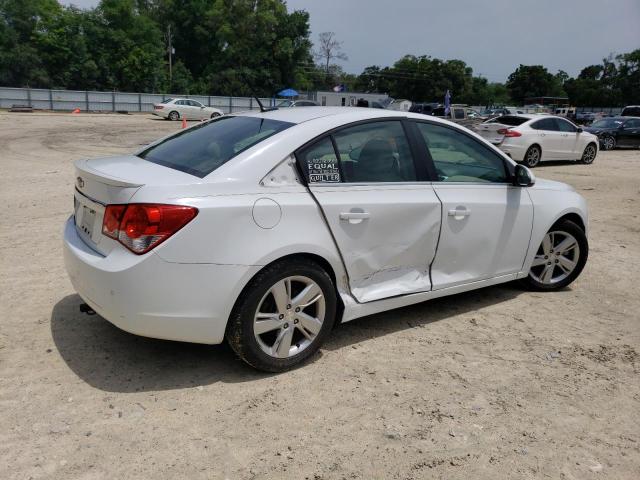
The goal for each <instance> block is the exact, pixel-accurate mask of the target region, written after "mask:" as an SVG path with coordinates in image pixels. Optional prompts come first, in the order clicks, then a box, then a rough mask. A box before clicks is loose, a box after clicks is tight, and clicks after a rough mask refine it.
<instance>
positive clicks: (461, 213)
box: [449, 209, 471, 217]
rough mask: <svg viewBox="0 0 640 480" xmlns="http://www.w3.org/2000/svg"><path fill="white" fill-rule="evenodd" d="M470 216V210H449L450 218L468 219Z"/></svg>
mask: <svg viewBox="0 0 640 480" xmlns="http://www.w3.org/2000/svg"><path fill="white" fill-rule="evenodd" d="M469 215H471V210H466V209H465V210H462V209H459V210H458V209H453V210H449V216H450V217H468V216H469Z"/></svg>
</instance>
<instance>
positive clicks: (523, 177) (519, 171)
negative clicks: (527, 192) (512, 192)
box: [513, 164, 536, 187]
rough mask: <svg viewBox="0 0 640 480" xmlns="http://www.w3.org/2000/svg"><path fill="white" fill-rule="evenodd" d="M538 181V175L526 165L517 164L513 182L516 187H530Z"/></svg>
mask: <svg viewBox="0 0 640 480" xmlns="http://www.w3.org/2000/svg"><path fill="white" fill-rule="evenodd" d="M534 183H536V176H535V175H534V174H533V173H532V172H531V170H529V169H528V168H527V167H525V166H524V165H520V164H518V165H516V168H515V172H514V174H513V184H514V185H515V186H516V187H530V186H531V185H533V184H534Z"/></svg>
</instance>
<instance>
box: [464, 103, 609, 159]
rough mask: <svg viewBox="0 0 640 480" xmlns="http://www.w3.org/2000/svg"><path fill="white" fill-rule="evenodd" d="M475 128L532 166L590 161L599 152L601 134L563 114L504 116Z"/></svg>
mask: <svg viewBox="0 0 640 480" xmlns="http://www.w3.org/2000/svg"><path fill="white" fill-rule="evenodd" d="M475 130H476V131H477V132H478V133H479V134H480V135H481V136H482V137H483V138H485V139H486V140H488V141H489V142H491V143H493V144H494V145H496V146H497V147H498V148H500V150H502V151H503V152H505V153H506V154H507V155H509V156H510V157H511V158H512V159H513V160H515V161H517V162H522V163H524V164H525V165H526V166H528V167H529V168H533V167H535V166H536V165H538V163H540V162H542V161H545V160H579V161H581V162H582V163H587V164H589V163H593V161H594V160H595V159H596V155H598V148H599V142H598V137H597V136H595V135H592V134H591V133H588V132H585V131H584V130H582V128H580V127H578V126H577V125H574V124H573V123H571V122H570V121H569V120H567V119H566V118H562V117H554V116H550V115H535V114H520V115H504V116H501V117H497V118H493V119H491V120H487V121H486V122H484V123H482V124H480V125H477V126H476V127H475Z"/></svg>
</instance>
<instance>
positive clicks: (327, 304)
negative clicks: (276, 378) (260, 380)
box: [226, 259, 337, 372]
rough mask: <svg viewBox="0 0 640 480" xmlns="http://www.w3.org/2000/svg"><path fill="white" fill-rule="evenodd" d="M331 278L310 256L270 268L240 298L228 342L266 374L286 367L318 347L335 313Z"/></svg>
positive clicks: (286, 368) (257, 276)
mask: <svg viewBox="0 0 640 480" xmlns="http://www.w3.org/2000/svg"><path fill="white" fill-rule="evenodd" d="M336 301H337V299H336V293H335V288H334V286H333V282H332V281H331V277H329V275H328V274H327V272H325V271H324V269H322V267H320V266H319V265H318V264H316V263H314V262H310V261H308V260H305V261H302V260H297V259H294V260H285V261H282V262H278V263H275V264H273V265H270V266H268V267H266V268H265V269H264V270H262V271H261V272H260V273H258V275H256V277H255V278H254V279H253V280H252V281H251V282H250V284H249V285H248V286H247V287H246V288H245V290H244V291H243V293H242V294H241V295H240V298H238V301H237V302H236V305H235V306H234V309H233V312H232V314H231V317H230V318H229V325H228V327H227V335H226V336H227V341H228V342H229V345H230V346H231V348H232V349H233V350H234V351H235V352H236V353H237V354H238V356H239V357H240V358H241V359H242V360H244V361H245V362H247V363H248V364H249V365H251V366H253V367H255V368H257V369H259V370H265V371H268V372H282V371H285V370H288V369H290V368H292V367H294V366H296V365H298V364H300V363H302V362H303V361H304V360H306V359H307V358H309V357H310V356H311V355H313V353H314V352H316V351H317V350H318V348H319V347H320V345H321V344H322V343H323V342H324V340H325V338H326V336H327V335H328V333H329V332H330V331H331V327H332V326H333V322H334V319H335V315H336Z"/></svg>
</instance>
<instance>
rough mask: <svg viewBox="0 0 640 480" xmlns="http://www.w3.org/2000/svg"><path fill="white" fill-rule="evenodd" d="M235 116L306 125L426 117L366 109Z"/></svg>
mask: <svg viewBox="0 0 640 480" xmlns="http://www.w3.org/2000/svg"><path fill="white" fill-rule="evenodd" d="M234 115H242V116H250V117H260V118H265V119H269V120H280V121H282V122H289V123H295V124H299V123H304V122H308V121H310V120H315V119H318V118H323V117H332V120H335V122H336V123H340V122H341V121H342V120H343V119H344V120H345V121H358V120H368V119H373V118H385V117H396V118H397V117H407V118H421V119H424V115H420V114H416V113H411V112H402V111H398V110H385V109H376V108H365V107H300V108H282V109H277V110H269V111H266V112H256V111H247V112H238V113H234Z"/></svg>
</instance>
